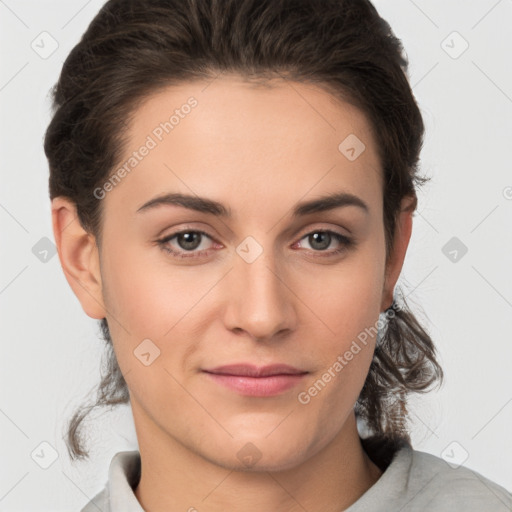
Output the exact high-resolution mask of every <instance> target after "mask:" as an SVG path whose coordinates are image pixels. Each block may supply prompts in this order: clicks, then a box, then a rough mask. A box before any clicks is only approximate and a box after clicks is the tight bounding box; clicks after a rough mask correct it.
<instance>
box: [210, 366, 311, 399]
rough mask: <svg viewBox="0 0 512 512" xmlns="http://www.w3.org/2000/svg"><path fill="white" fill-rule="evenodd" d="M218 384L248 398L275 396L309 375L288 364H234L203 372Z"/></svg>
mask: <svg viewBox="0 0 512 512" xmlns="http://www.w3.org/2000/svg"><path fill="white" fill-rule="evenodd" d="M203 372H204V373H205V374H206V375H207V376H208V377H209V378H210V379H212V380H213V381H215V382H216V383H217V384H220V385H222V386H224V387H227V388H229V389H231V390H233V391H236V392H237V393H239V394H242V395H246V396H259V397H264V396H275V395H278V394H280V393H283V392H284V391H287V390H289V389H291V388H293V387H295V386H296V385H297V384H298V383H299V382H301V381H302V379H303V378H304V376H305V375H306V374H307V373H308V372H307V371H304V370H299V369H298V368H294V367H293V366H290V365H286V364H272V365H268V366H260V367H258V366H255V365H252V364H232V365H226V366H219V367H217V368H212V369H207V370H203Z"/></svg>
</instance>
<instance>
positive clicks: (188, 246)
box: [177, 232, 201, 250]
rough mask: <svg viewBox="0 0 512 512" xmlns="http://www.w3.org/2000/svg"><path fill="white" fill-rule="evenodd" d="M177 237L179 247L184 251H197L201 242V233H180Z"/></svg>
mask: <svg viewBox="0 0 512 512" xmlns="http://www.w3.org/2000/svg"><path fill="white" fill-rule="evenodd" d="M177 237H178V238H177V241H178V244H179V246H180V247H181V248H182V249H184V250H193V249H197V247H198V246H199V245H200V242H201V233H195V232H187V233H180V234H179V235H177Z"/></svg>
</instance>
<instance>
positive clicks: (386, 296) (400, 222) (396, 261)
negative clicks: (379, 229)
mask: <svg viewBox="0 0 512 512" xmlns="http://www.w3.org/2000/svg"><path fill="white" fill-rule="evenodd" d="M416 205H417V199H416V196H413V197H409V196H407V197H405V198H404V199H403V200H402V205H401V210H400V214H399V216H398V218H397V222H396V226H395V236H394V244H393V251H392V254H391V255H390V257H389V261H388V262H387V265H386V275H385V281H384V288H383V292H382V303H381V311H385V310H386V309H387V308H389V307H390V306H391V304H392V303H393V292H394V289H395V285H396V283H397V281H398V277H399V276H400V272H401V271H402V267H403V263H404V260H405V254H406V253H407V247H408V246H409V241H410V238H411V234H412V217H413V214H414V211H415V209H416Z"/></svg>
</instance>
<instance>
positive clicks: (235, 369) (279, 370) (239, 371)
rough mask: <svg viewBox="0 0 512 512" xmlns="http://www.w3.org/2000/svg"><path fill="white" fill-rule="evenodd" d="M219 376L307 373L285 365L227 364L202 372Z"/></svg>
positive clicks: (265, 375)
mask: <svg viewBox="0 0 512 512" xmlns="http://www.w3.org/2000/svg"><path fill="white" fill-rule="evenodd" d="M203 371H205V372H208V373H216V374H219V375H241V376H244V377H268V376H270V375H298V374H302V373H308V372H306V371H304V370H299V369H298V368H294V367H293V366H290V365H287V364H270V365H267V366H255V365H253V364H246V363H241V364H229V365H225V366H218V367H216V368H211V369H205V370H203Z"/></svg>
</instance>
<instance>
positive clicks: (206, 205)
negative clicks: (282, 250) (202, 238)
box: [137, 192, 369, 218]
mask: <svg viewBox="0 0 512 512" xmlns="http://www.w3.org/2000/svg"><path fill="white" fill-rule="evenodd" d="M164 205H174V206H182V207H184V208H188V209H189V210H195V211H197V212H201V213H209V214H212V215H215V216H217V217H223V218H231V217H232V212H231V209H230V208H227V207H226V206H224V205H223V204H222V203H219V202H218V201H214V200H212V199H207V198H205V197H199V196H193V195H188V194H180V193H170V194H164V195H160V196H157V197H154V198H153V199H150V200H149V201H148V202H147V203H144V204H143V205H142V206H141V207H140V208H139V209H138V210H137V213H139V212H140V213H142V212H146V211H149V210H152V209H154V208H157V207H159V206H164ZM344 206H357V207H359V208H361V209H362V210H363V211H364V212H365V213H369V207H368V205H367V204H366V203H365V202H364V201H363V200H362V199H361V198H360V197H358V196H355V195H354V194H350V193H348V192H337V193H332V194H328V195H326V196H323V197H319V198H317V199H313V200H310V201H304V202H302V203H298V204H297V205H295V207H294V208H293V210H292V216H293V217H301V216H305V215H309V214H311V213H317V212H324V211H328V210H334V209H335V208H341V207H344Z"/></svg>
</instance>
